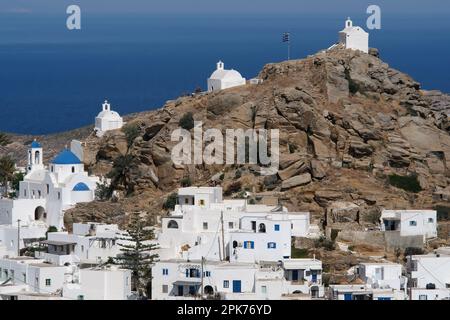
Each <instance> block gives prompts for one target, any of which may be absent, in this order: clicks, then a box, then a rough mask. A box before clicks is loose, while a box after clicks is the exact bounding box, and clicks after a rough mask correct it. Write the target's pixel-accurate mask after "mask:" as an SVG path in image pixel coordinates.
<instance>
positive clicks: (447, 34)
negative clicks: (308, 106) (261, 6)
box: [0, 13, 450, 134]
mask: <svg viewBox="0 0 450 320" xmlns="http://www.w3.org/2000/svg"><path fill="white" fill-rule="evenodd" d="M345 18H346V17H342V16H341V15H338V14H336V15H333V14H326V15H320V14H312V15H311V14H309V15H289V14H281V13H277V14H272V15H268V14H263V15H259V14H254V15H252V14H245V15H244V14H240V15H236V14H234V15H232V14H202V15H200V14H197V15H192V14H190V15H182V14H173V15H171V14H163V15H144V14H142V15H136V14H135V15H131V14H128V15H127V14H124V15H117V14H111V15H107V14H103V15H100V14H89V13H86V14H83V20H82V30H80V31H68V30H67V29H66V26H65V22H66V21H65V20H66V15H64V14H62V15H58V16H55V15H43V14H40V15H35V14H32V13H22V14H18V13H16V14H12V13H9V14H5V13H3V14H0V131H6V132H16V133H28V134H46V133H53V132H60V131H65V130H69V129H73V128H77V127H81V126H84V125H88V124H92V123H93V121H94V117H95V116H96V114H97V113H98V112H99V110H100V108H101V103H102V102H103V100H104V99H105V98H107V99H108V100H109V101H110V102H111V104H112V106H113V109H115V110H117V111H118V112H120V113H121V114H128V113H132V112H138V111H144V110H149V109H154V108H157V107H160V106H162V105H163V104H164V102H165V101H166V100H169V99H173V98H176V97H177V96H179V95H180V94H182V93H185V92H191V91H193V90H194V89H195V88H196V87H197V86H201V87H202V88H205V86H206V79H207V77H208V76H209V75H210V74H211V72H212V71H213V70H214V68H215V63H216V62H217V61H218V60H219V59H222V60H223V61H224V62H225V64H226V67H227V68H235V69H237V70H239V71H240V72H241V73H242V74H243V75H244V76H245V77H246V78H251V77H253V76H256V75H257V74H258V72H259V71H260V70H261V68H262V67H263V66H264V65H265V64H266V63H270V62H278V61H282V60H285V59H286V55H287V50H286V46H285V45H283V43H281V35H282V33H283V32H285V31H290V32H291V37H292V57H293V58H302V57H305V56H306V55H308V54H313V53H315V52H317V51H319V50H321V49H324V48H327V47H329V46H330V45H331V44H333V43H334V42H336V40H337V32H338V31H339V30H341V29H342V27H343V24H344V20H345ZM365 19H366V16H365V15H360V16H357V17H354V22H355V24H358V25H361V26H363V27H365ZM370 37H371V46H372V47H377V48H379V49H380V53H381V57H382V59H383V60H385V61H386V62H388V63H389V64H390V65H391V66H392V67H394V68H397V69H399V70H401V71H403V72H406V73H408V74H410V75H411V76H413V77H414V78H415V79H416V80H417V81H419V82H421V83H422V86H423V87H424V88H426V89H439V90H442V91H444V92H450V76H449V75H450V58H449V57H450V19H448V17H446V15H444V14H442V15H439V14H436V13H435V14H423V15H420V16H419V15H416V16H411V15H404V16H402V15H401V14H396V15H395V16H394V15H392V16H389V15H388V14H387V15H384V16H383V21H382V29H381V30H374V31H370Z"/></svg>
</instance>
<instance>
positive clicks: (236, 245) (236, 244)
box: [233, 240, 238, 249]
mask: <svg viewBox="0 0 450 320" xmlns="http://www.w3.org/2000/svg"><path fill="white" fill-rule="evenodd" d="M237 247H238V242H237V241H236V240H234V241H233V249H235V248H237Z"/></svg>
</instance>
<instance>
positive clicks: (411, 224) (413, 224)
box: [409, 220, 417, 227]
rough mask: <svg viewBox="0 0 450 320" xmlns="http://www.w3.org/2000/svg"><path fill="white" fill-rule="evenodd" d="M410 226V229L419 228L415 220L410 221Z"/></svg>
mask: <svg viewBox="0 0 450 320" xmlns="http://www.w3.org/2000/svg"><path fill="white" fill-rule="evenodd" d="M409 226H410V227H415V226H417V221H414V220H413V221H410V222H409Z"/></svg>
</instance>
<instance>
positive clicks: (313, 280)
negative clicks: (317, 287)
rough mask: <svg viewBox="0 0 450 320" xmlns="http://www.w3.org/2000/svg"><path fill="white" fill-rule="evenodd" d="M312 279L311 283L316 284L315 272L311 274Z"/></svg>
mask: <svg viewBox="0 0 450 320" xmlns="http://www.w3.org/2000/svg"><path fill="white" fill-rule="evenodd" d="M311 278H312V282H313V283H316V282H317V272H313V274H312V275H311Z"/></svg>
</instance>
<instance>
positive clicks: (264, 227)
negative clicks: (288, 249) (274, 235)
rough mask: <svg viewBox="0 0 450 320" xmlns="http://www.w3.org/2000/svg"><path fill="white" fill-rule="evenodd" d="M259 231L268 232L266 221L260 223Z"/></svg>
mask: <svg viewBox="0 0 450 320" xmlns="http://www.w3.org/2000/svg"><path fill="white" fill-rule="evenodd" d="M258 231H259V232H262V233H264V232H266V225H265V224H264V223H260V224H259V228H258Z"/></svg>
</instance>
